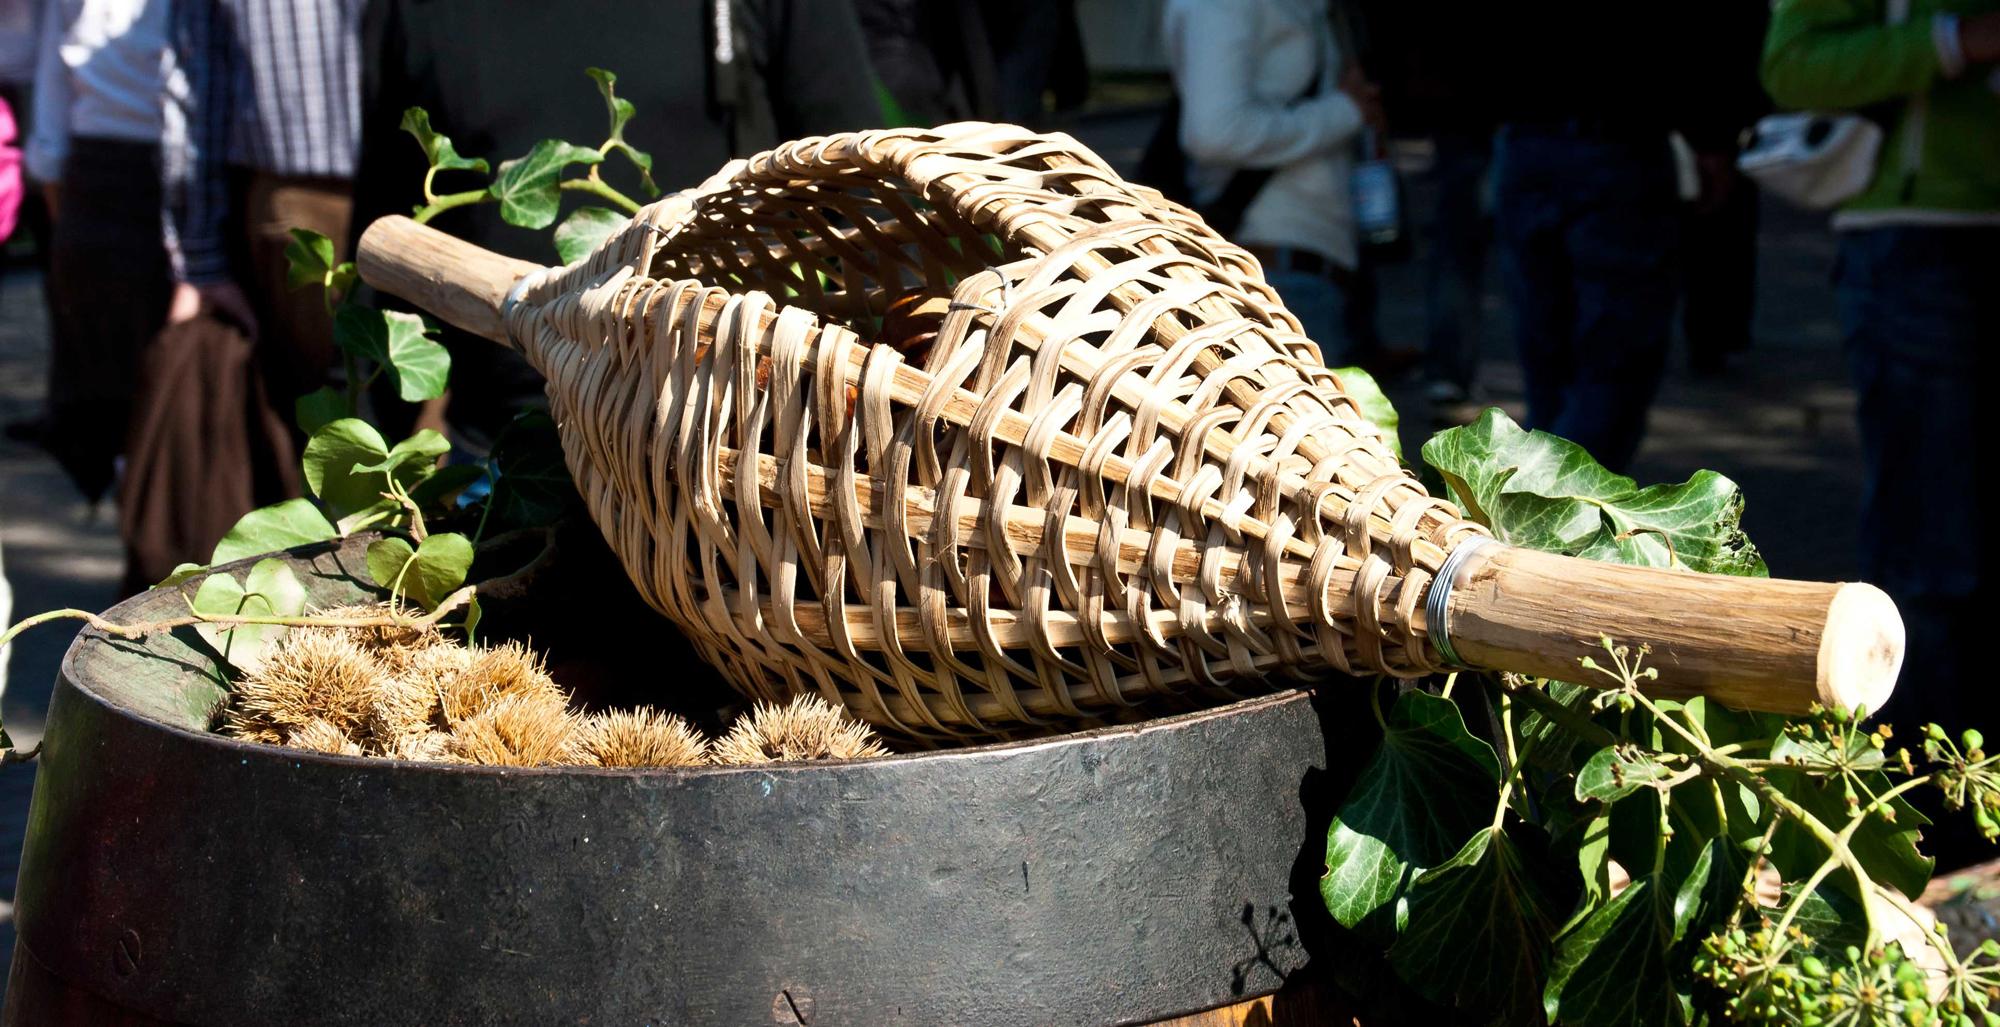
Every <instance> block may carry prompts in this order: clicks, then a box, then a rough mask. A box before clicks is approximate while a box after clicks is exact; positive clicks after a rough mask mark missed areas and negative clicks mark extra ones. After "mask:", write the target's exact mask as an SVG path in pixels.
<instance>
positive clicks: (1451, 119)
mask: <svg viewBox="0 0 2000 1027" xmlns="http://www.w3.org/2000/svg"><path fill="white" fill-rule="evenodd" d="M1459 10H1460V6H1459V5H1458V4H1453V3H1441V2H1436V0H1421V2H1411V0H1372V2H1369V3H1367V4H1365V5H1364V7H1363V11H1364V12H1365V14H1366V16H1367V18H1366V24H1367V25H1368V28H1369V32H1370V34H1371V36H1372V37H1373V41H1374V46H1373V49H1372V53H1373V55H1374V56H1373V57H1371V59H1370V60H1369V62H1368V69H1369V71H1370V73H1371V74H1373V75H1375V76H1376V77H1377V78H1378V79H1379V81H1380V82H1381V85H1382V103H1383V106H1384V108H1385V109H1386V110H1387V111H1388V112H1389V114H1390V115H1391V116H1392V117H1393V118H1394V120H1395V126H1396V132H1397V134H1398V135H1399V136H1404V137H1424V136H1428V137H1430V139H1431V141H1432V146H1433V150H1432V153H1433V160H1432V165H1431V170H1430V178H1431V181H1432V183H1433V184H1434V185H1435V188H1436V190H1437V200H1436V206H1435V208H1434V209H1433V210H1432V212H1431V220H1430V224H1429V225H1428V226H1427V229H1428V230H1427V231H1426V233H1425V243H1426V245H1425V248H1424V253H1423V263H1424V339H1425V345H1424V359H1423V372H1424V397H1425V399H1426V400H1427V401H1428V402H1429V403H1430V404H1431V406H1432V408H1433V413H1434V415H1436V416H1438V417H1440V419H1441V420H1452V421H1455V420H1457V419H1458V418H1460V417H1462V416H1464V415H1467V414H1469V413H1470V411H1466V410H1464V409H1463V408H1464V407H1465V405H1466V404H1468V403H1470V402H1471V400H1472V398H1473V396H1474V393H1475V391H1476V389H1477V386H1478V378H1479V355H1480V344H1481V325H1482V323H1483V321H1484V311H1482V310H1481V309H1480V299H1481V296H1482V295H1483V293H1484V292H1485V279H1486V256H1487V250H1488V249H1489V247H1490V245H1491V242H1492V235H1493V226H1492V220H1493V219H1492V212H1491V210H1490V209H1489V208H1490V202H1489V201H1490V190H1489V189H1488V184H1489V182H1490V177H1489V175H1488V170H1489V168H1490V167H1491V165H1492V162H1493V132H1494V127H1495V125H1494V112H1493V103H1492V101H1493V97H1492V96H1491V92H1492V84H1491V83H1490V82H1489V81H1487V80H1486V79H1485V77H1484V74H1483V72H1484V70H1485V69H1484V62H1483V60H1482V57H1483V48H1484V47H1486V46H1487V45H1488V41H1487V40H1485V39H1482V38H1480V37H1479V36H1478V35H1476V34H1474V33H1470V32H1459V31H1453V32H1441V31H1439V30H1438V26H1439V25H1441V24H1445V23H1447V22H1448V21H1450V20H1451V19H1453V18H1455V17H1457V15H1458V12H1459Z"/></svg>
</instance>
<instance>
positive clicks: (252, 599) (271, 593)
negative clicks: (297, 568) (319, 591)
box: [192, 559, 306, 673]
mask: <svg viewBox="0 0 2000 1027" xmlns="http://www.w3.org/2000/svg"><path fill="white" fill-rule="evenodd" d="M192 603H193V607H194V612H196V613H198V614H202V615H204V616H209V617H217V616H225V617H226V616H240V617H297V616H300V615H301V614H303V613H305V609H306V589H305V586H304V585H301V584H299V579H298V577H297V575H294V574H293V573H292V569H291V567H289V566H287V565H286V563H285V561H283V560H278V559H271V560H259V561H257V564H256V565H255V566H253V567H251V568H250V573H249V574H247V575H245V576H244V578H243V581H242V582H240V583H239V582H238V581H237V580H236V579H235V578H234V577H232V576H230V575H228V574H211V575H209V576H208V577H207V578H205V579H203V580H202V583H201V586H200V587H199V588H197V589H195V593H194V599H193V600H192ZM194 630H195V633H196V634H198V635H200V636H201V637H202V639H203V640H204V641H206V642H207V643H208V644H209V645H211V646H213V647H214V648H215V651H216V652H217V653H219V654H221V656H222V658H223V659H224V660H225V661H227V662H228V663H229V664H230V665H231V666H234V667H235V668H236V669H237V670H240V671H243V672H245V673H250V672H253V671H255V670H256V669H257V668H258V667H260V666H262V665H263V662H264V657H265V655H266V654H268V653H269V652H270V647H271V646H272V645H273V644H275V643H276V642H277V640H278V639H279V638H281V637H283V635H284V633H285V630H286V629H285V628H284V627H283V626H281V625H275V624H244V625H237V626H226V625H221V624H197V625H195V626H194Z"/></svg>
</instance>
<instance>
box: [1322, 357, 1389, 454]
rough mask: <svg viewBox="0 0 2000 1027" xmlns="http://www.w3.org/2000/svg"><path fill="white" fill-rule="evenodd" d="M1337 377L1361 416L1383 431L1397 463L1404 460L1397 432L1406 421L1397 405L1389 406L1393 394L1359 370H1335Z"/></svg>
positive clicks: (1383, 438) (1371, 376) (1354, 368)
mask: <svg viewBox="0 0 2000 1027" xmlns="http://www.w3.org/2000/svg"><path fill="white" fill-rule="evenodd" d="M1333 373H1334V376H1335V377H1337V378H1339V379H1340V385H1341V390H1342V391H1343V392H1345V393H1347V398H1349V399H1351V400H1353V401H1354V403H1355V405H1356V406H1358V407H1360V408H1361V416H1363V417H1366V418H1368V420H1369V421H1371V422H1373V423H1374V425H1375V426H1376V427H1377V428H1380V429H1382V440H1383V441H1384V442H1387V443H1388V444H1389V449H1390V451H1392V452H1394V453H1395V454H1396V459H1398V460H1401V459H1402V458H1403V437H1402V435H1400V434H1398V433H1397V431H1396V429H1397V427H1398V426H1399V425H1401V424H1402V423H1403V419H1402V416H1401V415H1399V414H1397V413H1396V405H1395V404H1394V403H1391V402H1389V394H1388V393H1386V392H1383V391H1382V386H1381V384H1380V383H1379V382H1377V381H1376V380H1375V376H1374V375H1372V374H1369V373H1368V372H1367V371H1364V370H1362V369H1361V368H1358V367H1341V368H1335V369H1334V372H1333Z"/></svg>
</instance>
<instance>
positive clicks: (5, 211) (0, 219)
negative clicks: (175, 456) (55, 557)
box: [0, 96, 27, 696]
mask: <svg viewBox="0 0 2000 1027" xmlns="http://www.w3.org/2000/svg"><path fill="white" fill-rule="evenodd" d="M15 135H16V131H15V127H14V107H13V104H12V103H11V102H10V101H9V100H8V98H7V97H4V96H0V246H5V245H6V244H7V240H8V238H9V237H11V236H12V235H13V234H14V226H15V225H16V224H17V223H18V218H19V214H20V211H21V201H22V199H23V197H24V195H25V194H26V192H27V188H26V183H25V182H23V181H22V179H21V148H20V147H19V146H18V145H16V142H15ZM12 623H14V589H13V586H12V585H9V584H8V583H7V561H6V554H5V552H4V551H3V550H0V628H5V627H7V626H8V625H10V624H12ZM12 648H13V646H12V645H11V644H10V645H4V646H0V696H4V695H6V694H7V656H8V653H9V651H10V650H11V649H12Z"/></svg>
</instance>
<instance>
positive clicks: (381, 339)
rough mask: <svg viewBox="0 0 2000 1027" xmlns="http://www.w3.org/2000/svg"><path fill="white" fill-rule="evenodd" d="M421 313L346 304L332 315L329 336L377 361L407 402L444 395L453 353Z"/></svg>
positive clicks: (342, 346)
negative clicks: (435, 337) (443, 344)
mask: <svg viewBox="0 0 2000 1027" xmlns="http://www.w3.org/2000/svg"><path fill="white" fill-rule="evenodd" d="M435 330H436V329H435V328H433V327H432V326H431V323H430V322H429V321H426V320H425V319H424V318H423V317H422V316H420V315H417V314H411V313H406V312H404V311H400V310H375V309H372V308H369V307H361V306H356V305H354V304H351V303H350V304H346V305H344V306H342V307H341V308H340V310H339V311H338V312H337V313H335V314H334V316H333V341H334V342H335V343H337V344H338V345H339V346H340V348H341V349H343V350H346V351H347V352H349V353H352V354H354V355H355V356H357V357H362V358H365V359H368V360H373V361H374V362H376V363H378V364H381V365H382V366H383V368H384V369H385V370H386V371H387V372H388V374H389V378H390V380H391V381H393V382H395V383H396V394H397V395H398V396H401V397H402V398H403V401H404V402H406V403H421V402H423V401H425V400H427V399H436V398H438V397H439V396H442V395H444V388H445V382H446V381H447V379H449V378H450V377H451V353H450V352H449V351H447V350H446V349H445V348H444V347H443V346H442V345H440V344H439V343H438V342H437V340H435V339H433V338H431V333H432V332H433V331H435Z"/></svg>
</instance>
